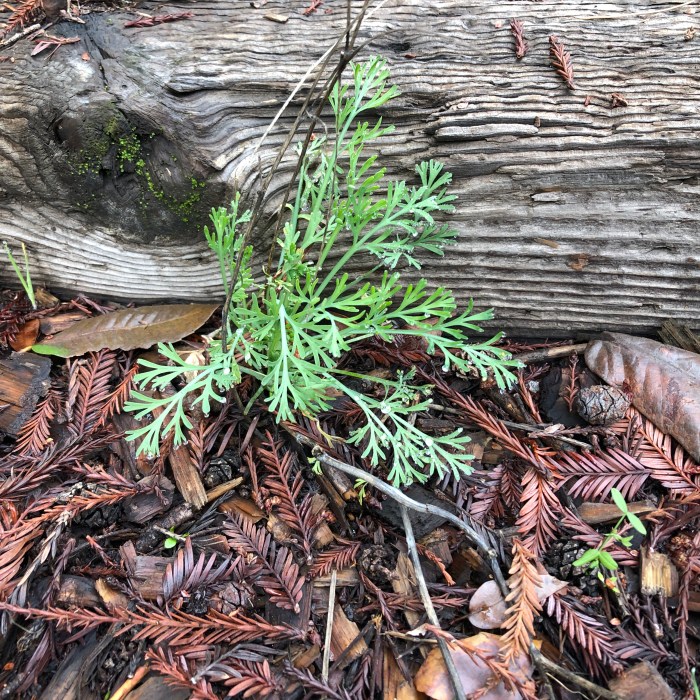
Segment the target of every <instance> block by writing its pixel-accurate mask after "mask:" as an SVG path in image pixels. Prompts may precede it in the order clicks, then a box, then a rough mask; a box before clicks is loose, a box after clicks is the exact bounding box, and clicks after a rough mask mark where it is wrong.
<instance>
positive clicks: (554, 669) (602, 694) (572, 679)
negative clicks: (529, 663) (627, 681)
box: [531, 647, 624, 700]
mask: <svg viewBox="0 0 700 700" xmlns="http://www.w3.org/2000/svg"><path fill="white" fill-rule="evenodd" d="M531 653H533V654H535V655H536V656H537V657H538V658H537V663H538V665H539V666H542V668H544V669H545V670H546V671H547V672H548V673H550V674H551V675H553V676H558V677H559V678H563V679H564V680H567V681H569V683H572V684H573V685H576V686H578V687H579V688H581V689H583V690H585V691H587V692H588V693H590V694H591V695H592V696H594V697H598V698H605V699H606V700H624V699H623V698H622V697H621V696H620V695H618V694H617V693H613V692H612V690H608V689H607V688H602V687H601V686H599V685H596V684H595V683H593V682H592V681H589V680H586V679H585V678H583V677H581V676H579V675H577V674H576V673H573V672H572V671H569V670H568V669H566V668H564V667H563V666H559V665H558V664H555V663H554V662H553V661H550V660H549V659H548V658H547V657H546V656H543V655H542V654H540V652H539V651H538V650H537V648H535V647H533V648H532V649H531Z"/></svg>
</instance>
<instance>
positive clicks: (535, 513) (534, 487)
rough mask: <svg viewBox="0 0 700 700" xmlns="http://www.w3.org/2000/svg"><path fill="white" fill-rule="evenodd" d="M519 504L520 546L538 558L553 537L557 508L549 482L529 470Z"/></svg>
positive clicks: (558, 507)
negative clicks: (521, 544) (522, 536)
mask: <svg viewBox="0 0 700 700" xmlns="http://www.w3.org/2000/svg"><path fill="white" fill-rule="evenodd" d="M520 503H521V504H520V512H519V513H518V518H517V521H516V525H517V527H518V531H519V532H520V533H521V534H522V535H524V538H523V545H524V546H525V547H526V548H527V549H529V550H530V551H531V552H532V553H533V554H534V555H535V556H536V557H539V556H540V555H542V554H543V553H544V552H545V550H546V549H547V545H549V543H550V542H552V540H554V539H555V538H556V536H557V532H558V529H559V519H560V517H561V510H562V508H561V505H560V503H559V500H558V499H557V497H556V495H555V494H554V491H553V490H552V487H551V485H550V484H549V482H548V481H547V480H546V479H545V478H544V477H543V476H542V475H541V474H540V473H539V472H538V471H537V470H536V469H534V468H532V467H531V468H530V469H528V470H527V472H525V476H524V477H523V492H522V494H521V496H520Z"/></svg>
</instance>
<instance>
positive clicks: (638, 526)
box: [573, 488, 647, 593]
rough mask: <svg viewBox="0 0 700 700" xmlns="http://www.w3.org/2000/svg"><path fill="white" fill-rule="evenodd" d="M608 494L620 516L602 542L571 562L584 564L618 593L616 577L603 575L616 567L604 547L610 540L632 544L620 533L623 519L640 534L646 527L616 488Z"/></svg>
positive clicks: (629, 538)
mask: <svg viewBox="0 0 700 700" xmlns="http://www.w3.org/2000/svg"><path fill="white" fill-rule="evenodd" d="M610 495H611V497H612V499H613V502H614V503H615V505H616V506H617V507H618V509H619V510H620V511H621V512H622V516H621V517H620V519H619V520H618V521H617V523H616V524H615V526H614V527H613V528H612V530H610V532H608V534H607V535H605V537H604V538H603V540H602V542H601V543H600V544H599V545H598V546H597V547H596V548H595V549H588V550H586V551H585V552H584V553H583V554H582V555H581V556H580V557H579V558H578V559H577V560H576V561H575V562H574V563H573V565H574V566H581V567H584V566H585V567H586V568H588V569H590V570H591V571H592V572H595V573H596V574H597V576H598V579H599V580H600V581H601V582H603V583H609V584H610V587H611V589H612V590H613V591H614V592H615V593H619V590H618V588H617V577H615V576H610V577H607V576H605V572H610V573H614V572H615V571H617V569H618V565H617V562H616V561H615V560H614V559H613V558H612V555H611V554H610V553H609V552H606V551H605V548H606V547H607V546H608V545H609V544H610V543H611V542H617V543H618V544H620V545H622V546H623V547H626V548H628V549H629V547H631V546H632V537H631V536H629V535H628V536H626V537H624V536H623V535H622V534H620V529H621V527H622V525H623V523H624V522H625V520H626V521H627V522H628V523H629V524H630V525H631V526H632V527H633V528H634V529H635V530H636V531H637V532H639V533H640V534H641V535H646V534H647V529H646V527H644V523H643V522H642V521H641V520H640V519H639V518H638V517H637V516H636V515H635V514H634V513H632V511H630V509H629V506H628V505H627V502H626V501H625V498H624V496H623V495H622V494H621V493H620V491H619V490H618V489H616V488H612V489H610Z"/></svg>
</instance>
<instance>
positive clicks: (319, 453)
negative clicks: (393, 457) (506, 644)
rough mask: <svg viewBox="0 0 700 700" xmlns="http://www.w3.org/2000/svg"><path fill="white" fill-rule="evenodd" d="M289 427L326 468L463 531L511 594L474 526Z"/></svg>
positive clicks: (490, 550) (495, 559)
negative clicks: (328, 451)
mask: <svg viewBox="0 0 700 700" xmlns="http://www.w3.org/2000/svg"><path fill="white" fill-rule="evenodd" d="M288 427H289V429H290V431H291V432H293V433H294V436H295V438H296V440H297V442H299V443H301V444H303V445H307V446H308V447H311V448H312V449H311V452H312V454H313V456H314V457H315V458H316V459H317V460H318V461H319V462H320V463H321V464H323V465H325V466H327V467H333V468H334V469H339V470H340V471H341V472H345V473H346V474H350V476H354V477H355V478H356V479H362V480H363V481H366V482H367V483H368V484H369V485H370V486H372V487H374V488H375V489H377V491H381V492H382V493H385V494H386V495H387V496H391V497H392V498H393V499H394V500H395V501H396V502H397V503H398V504H399V505H402V506H406V508H410V509H411V510H415V511H418V512H419V513H428V514H431V515H436V516H438V517H439V518H444V519H445V520H449V521H450V522H451V523H452V524H453V525H455V526H456V527H458V528H459V529H460V530H462V532H464V534H465V535H466V536H467V537H468V538H469V539H470V540H471V542H472V543H473V544H474V545H476V547H477V548H478V549H480V550H481V552H482V554H484V555H485V556H486V558H487V559H488V562H489V567H490V569H491V572H492V573H493V577H494V579H495V580H496V583H497V584H498V587H499V589H500V590H501V593H503V596H504V597H505V596H507V595H508V594H509V593H510V588H508V584H507V583H506V580H505V579H504V578H503V573H502V572H501V568H500V566H499V564H498V554H497V552H496V550H495V549H493V547H491V546H490V545H489V543H488V542H487V541H486V540H485V539H484V538H483V537H482V536H481V535H480V534H479V533H478V532H477V531H476V530H475V529H474V528H473V527H471V526H470V525H468V524H467V523H465V522H464V520H462V519H461V518H458V517H457V516H456V515H454V513H450V511H448V510H444V509H443V508H438V507H437V506H434V505H431V504H429V503H419V502H418V501H414V500H413V499H412V498H409V497H408V496H407V495H406V494H405V493H403V492H402V491H399V489H397V488H394V487H393V486H390V485H389V484H387V483H386V482H385V481H382V480H381V479H379V478H378V477H376V476H374V474H370V473H369V472H366V471H365V470H364V469H358V468H357V467H353V466H352V465H350V464H347V463H346V462H341V461H340V460H339V459H335V458H334V457H331V456H330V455H329V454H328V453H327V452H325V451H324V450H323V449H322V448H321V447H320V446H319V445H317V444H316V443H315V442H314V441H313V440H311V439H309V438H308V437H306V436H305V435H302V434H301V433H296V432H294V426H293V425H290V426H288Z"/></svg>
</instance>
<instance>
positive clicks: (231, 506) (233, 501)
mask: <svg viewBox="0 0 700 700" xmlns="http://www.w3.org/2000/svg"><path fill="white" fill-rule="evenodd" d="M219 510H220V511H221V512H222V513H228V514H229V515H232V516H241V517H243V518H246V519H248V520H250V521H251V522H252V523H257V522H259V521H260V520H262V519H263V518H264V517H265V513H264V511H262V510H260V508H258V507H257V506H256V505H255V503H254V502H253V501H252V500H251V499H250V498H243V497H242V496H233V497H231V498H227V499H226V500H225V501H224V502H223V503H222V504H221V505H220V506H219Z"/></svg>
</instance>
